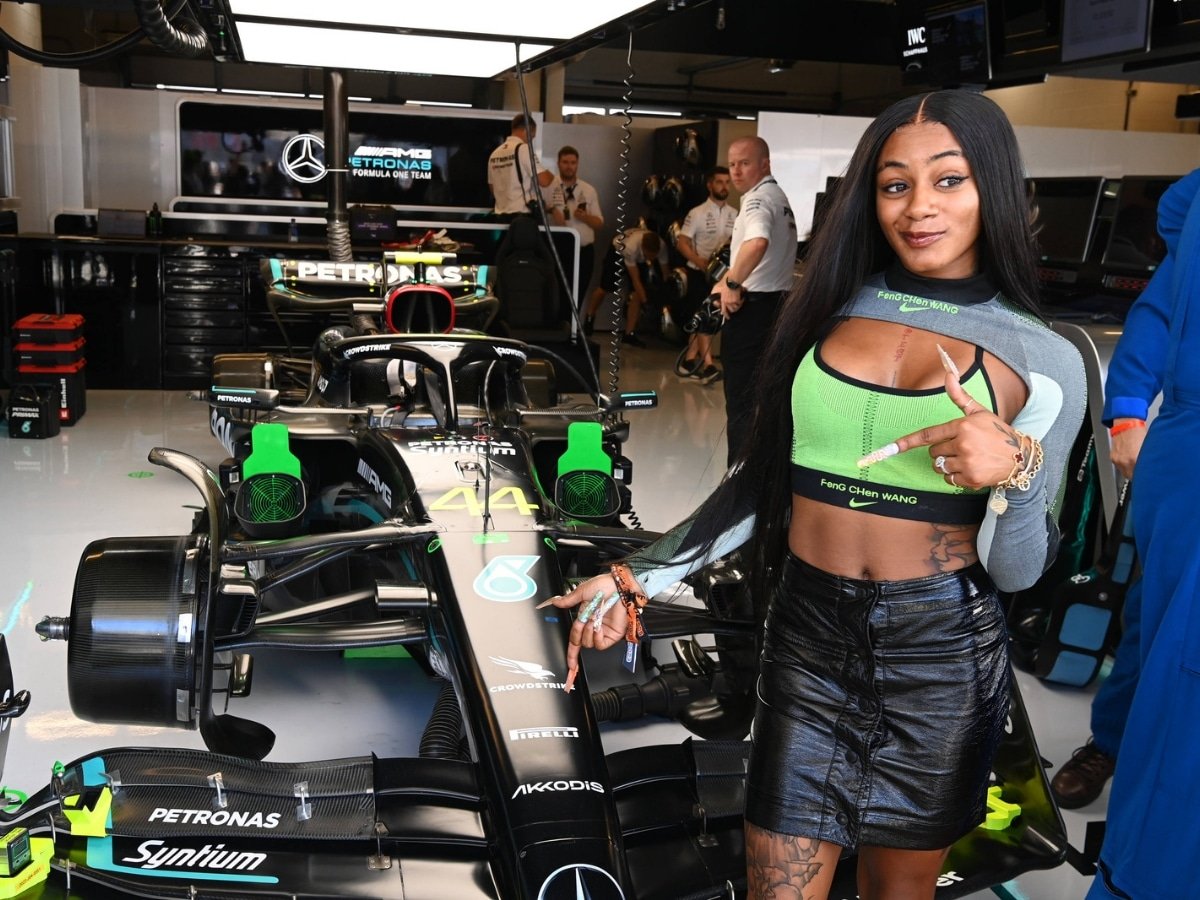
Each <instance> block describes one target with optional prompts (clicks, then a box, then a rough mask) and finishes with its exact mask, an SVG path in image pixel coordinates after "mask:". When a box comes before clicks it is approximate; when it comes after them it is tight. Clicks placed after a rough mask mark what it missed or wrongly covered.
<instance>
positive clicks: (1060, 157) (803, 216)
mask: <svg viewBox="0 0 1200 900" xmlns="http://www.w3.org/2000/svg"><path fill="white" fill-rule="evenodd" d="M870 121H871V120H870V119H867V118H857V117H845V116H819V115H801V114H795V113H761V114H760V115H759V117H758V133H759V136H761V137H762V138H763V139H764V140H765V141H766V142H767V144H768V145H770V147H771V172H772V174H774V176H775V178H776V180H777V181H778V182H779V184H780V186H781V187H782V188H783V190H784V192H785V193H786V194H787V195H788V199H789V200H790V201H791V203H792V209H793V210H794V211H795V213H796V226H797V228H798V230H799V233H800V236H801V239H803V238H805V237H806V236H807V235H808V232H809V229H810V228H811V226H812V213H813V203H814V202H815V200H816V195H817V192H818V191H823V190H825V179H826V177H828V176H830V175H841V174H842V173H843V172H844V171H845V168H846V164H847V163H849V162H850V154H851V153H852V152H853V151H854V145H855V144H856V143H857V142H858V139H859V137H860V136H861V135H862V133H863V131H864V130H865V129H866V127H867V125H868V124H869V123H870ZM1014 130H1015V131H1016V133H1017V140H1018V142H1019V143H1020V145H1021V153H1022V155H1023V156H1024V158H1025V166H1026V168H1027V170H1028V172H1029V175H1031V176H1033V177H1037V176H1041V177H1043V178H1048V177H1051V176H1056V175H1103V176H1105V177H1108V178H1120V177H1121V176H1122V175H1185V174H1187V173H1188V172H1190V171H1191V170H1192V169H1194V168H1195V167H1196V166H1197V165H1200V136H1198V135H1195V134H1162V133H1154V132H1144V131H1104V130H1099V129H1093V128H1088V129H1079V128H1046V127H1037V126H1030V125H1018V126H1016V128H1015V129H1014Z"/></svg>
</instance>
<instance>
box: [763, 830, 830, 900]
mask: <svg viewBox="0 0 1200 900" xmlns="http://www.w3.org/2000/svg"><path fill="white" fill-rule="evenodd" d="M746 840H747V848H746V849H747V853H746V859H747V863H748V868H749V872H748V875H749V879H750V885H749V888H750V893H749V895H748V897H747V900H805V898H806V897H808V896H809V895H808V894H807V893H805V890H804V889H805V888H806V887H808V886H809V885H811V884H812V882H813V880H814V879H816V878H817V876H818V875H820V873H821V867H822V865H823V864H822V863H821V862H819V861H817V860H816V856H817V852H818V851H819V850H820V849H821V842H820V841H817V840H813V839H812V838H805V837H794V836H792V835H789V834H777V833H774V832H770V831H766V830H764V829H760V828H751V829H747V832H746Z"/></svg>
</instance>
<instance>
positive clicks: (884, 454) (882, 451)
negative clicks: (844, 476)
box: [858, 441, 900, 469]
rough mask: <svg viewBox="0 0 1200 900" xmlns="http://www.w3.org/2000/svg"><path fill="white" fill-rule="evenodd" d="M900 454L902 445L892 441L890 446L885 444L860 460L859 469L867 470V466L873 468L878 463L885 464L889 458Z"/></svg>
mask: <svg viewBox="0 0 1200 900" xmlns="http://www.w3.org/2000/svg"><path fill="white" fill-rule="evenodd" d="M899 452H900V445H899V444H897V443H896V442H895V441H892V442H891V443H890V444H884V445H883V446H882V447H880V448H879V449H878V450H872V451H871V452H870V453H868V454H867V455H866V456H864V457H863V458H862V459H860V460H859V461H858V467H859V468H860V469H865V468H866V467H867V466H872V465H874V464H875V463H877V462H883V460H885V459H887V458H888V457H889V456H895V455H896V454H897V453H899Z"/></svg>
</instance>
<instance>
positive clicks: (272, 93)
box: [218, 88, 306, 99]
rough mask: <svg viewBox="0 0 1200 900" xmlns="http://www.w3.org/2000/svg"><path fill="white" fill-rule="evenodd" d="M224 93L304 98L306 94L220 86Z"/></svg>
mask: <svg viewBox="0 0 1200 900" xmlns="http://www.w3.org/2000/svg"><path fill="white" fill-rule="evenodd" d="M218 90H219V91H220V92H221V93H222V94H255V95H261V96H264V97H300V98H302V99H303V98H304V97H305V96H306V95H305V94H297V93H295V92H294V91H263V90H258V89H256V88H218Z"/></svg>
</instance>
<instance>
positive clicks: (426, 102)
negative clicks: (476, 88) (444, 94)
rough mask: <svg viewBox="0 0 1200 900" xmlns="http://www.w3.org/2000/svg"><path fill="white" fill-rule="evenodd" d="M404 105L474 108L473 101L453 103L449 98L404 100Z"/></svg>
mask: <svg viewBox="0 0 1200 900" xmlns="http://www.w3.org/2000/svg"><path fill="white" fill-rule="evenodd" d="M404 106H406V107H456V108H458V109H474V106H475V104H474V103H455V102H454V101H449V100H406V101H404Z"/></svg>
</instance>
